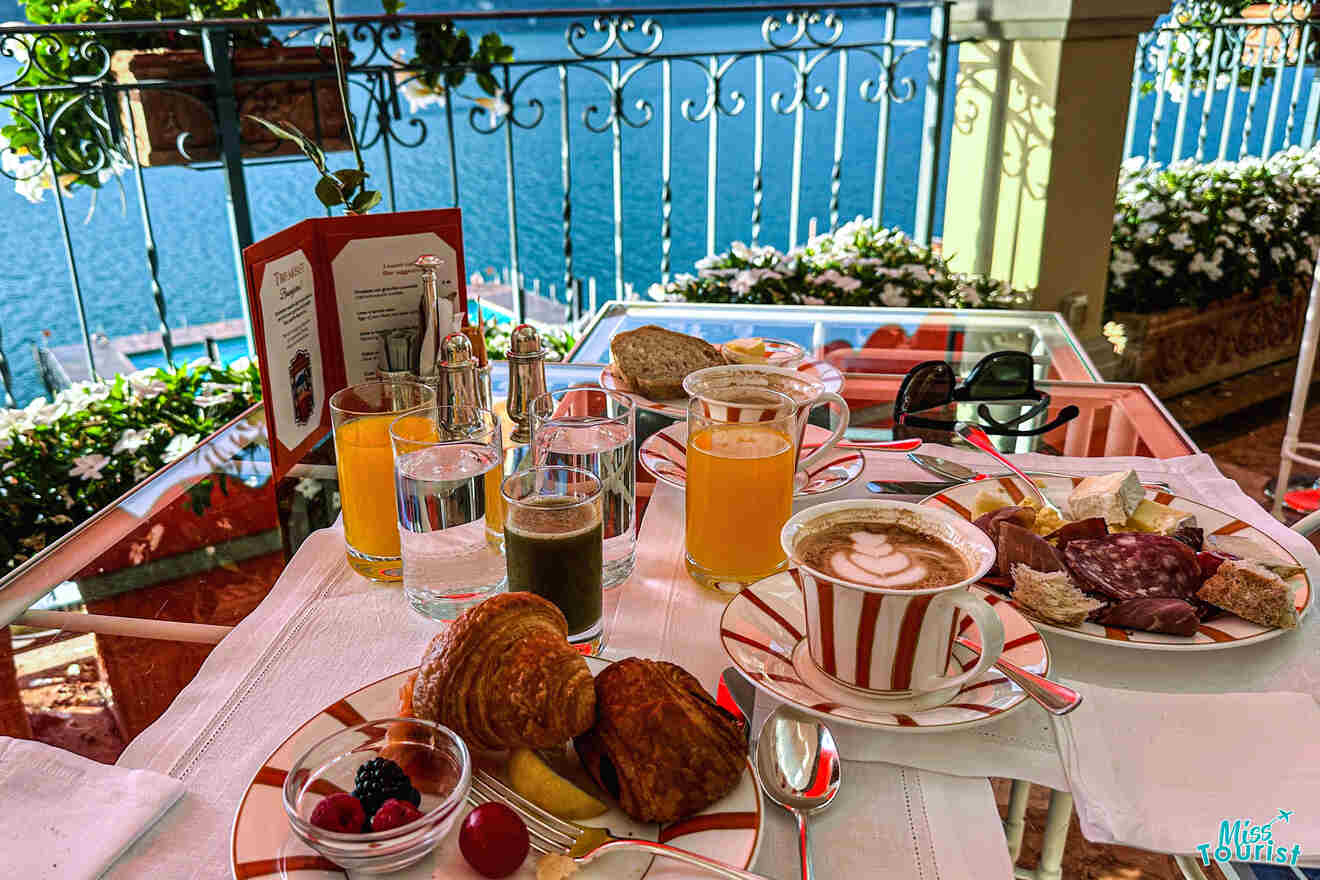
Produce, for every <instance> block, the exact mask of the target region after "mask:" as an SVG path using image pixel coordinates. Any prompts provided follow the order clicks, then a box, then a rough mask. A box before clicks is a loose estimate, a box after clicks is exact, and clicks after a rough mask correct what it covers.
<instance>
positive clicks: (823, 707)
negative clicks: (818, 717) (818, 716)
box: [811, 703, 841, 712]
mask: <svg viewBox="0 0 1320 880" xmlns="http://www.w3.org/2000/svg"><path fill="white" fill-rule="evenodd" d="M811 708H813V709H815V710H816V711H817V712H833V711H834V710H835V709H838V708H841V706H840V704H839V703H812V705H811Z"/></svg>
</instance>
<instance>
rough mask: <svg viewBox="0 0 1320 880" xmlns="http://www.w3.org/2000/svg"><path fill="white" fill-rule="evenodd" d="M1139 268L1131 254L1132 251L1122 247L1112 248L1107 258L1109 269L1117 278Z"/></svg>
mask: <svg viewBox="0 0 1320 880" xmlns="http://www.w3.org/2000/svg"><path fill="white" fill-rule="evenodd" d="M1138 268H1140V265H1139V264H1138V263H1137V261H1136V259H1135V258H1134V257H1133V256H1132V251H1129V250H1124V249H1123V248H1114V253H1113V255H1111V256H1110V258H1109V269H1110V271H1111V272H1113V273H1114V275H1116V276H1117V277H1119V278H1122V277H1123V276H1124V275H1127V274H1128V273H1130V272H1133V271H1135V270H1136V269H1138Z"/></svg>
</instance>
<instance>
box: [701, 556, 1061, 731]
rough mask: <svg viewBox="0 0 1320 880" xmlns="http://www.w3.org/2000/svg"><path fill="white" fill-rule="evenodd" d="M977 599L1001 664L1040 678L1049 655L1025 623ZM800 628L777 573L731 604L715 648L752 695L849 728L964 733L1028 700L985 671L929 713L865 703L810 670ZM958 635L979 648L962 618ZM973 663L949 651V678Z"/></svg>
mask: <svg viewBox="0 0 1320 880" xmlns="http://www.w3.org/2000/svg"><path fill="white" fill-rule="evenodd" d="M983 598H984V599H985V600H986V601H987V602H989V603H990V604H991V605H992V606H994V609H995V612H996V613H997V614H998V615H999V619H1000V620H1001V621H1003V624H1004V653H1003V657H1004V659H1006V660H1011V661H1012V662H1013V663H1016V664H1017V665H1018V666H1021V667H1022V668H1024V669H1027V670H1030V671H1031V672H1034V673H1036V674H1037V675H1046V674H1047V673H1048V672H1049V670H1050V655H1049V650H1048V649H1047V648H1046V646H1045V642H1044V640H1043V639H1041V637H1040V633H1038V632H1037V631H1036V628H1035V627H1034V626H1033V625H1032V623H1031V621H1029V620H1027V618H1025V617H1023V616H1022V615H1021V614H1020V613H1019V612H1018V611H1017V609H1015V608H1014V607H1013V606H1012V605H1010V604H1009V603H1007V602H1003V601H1001V600H1000V599H999V598H998V597H997V596H992V595H989V596H984V597H983ZM806 628H807V626H806V614H805V613H804V611H803V608H802V593H801V591H800V590H799V589H798V586H797V584H796V583H794V582H793V579H792V578H791V577H790V576H789V575H788V574H784V573H781V574H776V575H772V576H770V577H768V578H766V579H765V580H762V581H758V582H757V583H755V584H752V585H751V586H750V587H746V588H745V589H743V591H742V592H740V593H738V594H737V595H736V596H734V597H733V599H732V600H731V601H730V602H729V604H728V606H727V607H726V608H725V609H724V616H723V618H722V619H721V620H720V640H721V642H722V643H723V645H724V651H725V653H727V654H728V655H729V658H730V659H731V660H732V661H733V663H734V665H735V666H737V667H738V670H739V671H740V672H742V673H743V675H745V676H746V677H747V678H748V679H749V680H750V681H751V682H752V684H754V685H755V686H756V687H758V688H760V689H761V690H763V691H765V692H766V693H768V694H770V695H771V696H773V697H777V698H778V699H781V700H785V701H787V702H789V703H792V704H793V705H795V706H797V707H798V708H799V709H802V710H804V711H806V712H809V713H811V714H812V715H816V716H818V717H820V718H824V719H825V720H827V721H838V722H840V723H842V724H849V725H853V726H856V727H868V728H873V729H885V730H893V731H895V732H901V733H935V732H939V731H943V730H951V729H953V728H958V729H964V728H969V727H975V726H976V725H979V724H985V723H986V722H989V721H992V720H994V719H996V718H998V717H1000V716H1001V715H1003V714H1005V713H1006V712H1011V711H1012V710H1013V709H1016V708H1017V707H1018V706H1020V705H1022V704H1023V703H1024V702H1027V701H1028V700H1029V699H1030V698H1029V697H1028V696H1027V694H1026V693H1025V692H1024V691H1023V690H1022V689H1021V688H1019V687H1018V686H1017V685H1015V684H1013V683H1012V682H1011V681H1009V680H1008V679H1006V678H1005V677H1004V676H1003V674H1002V673H1000V672H999V670H997V669H995V668H993V667H991V668H990V669H988V670H986V671H985V672H984V673H982V674H981V675H980V676H978V677H977V678H976V679H974V680H972V681H970V682H968V683H967V684H966V685H964V686H963V687H962V688H961V689H960V690H959V691H958V693H957V694H956V695H955V696H954V697H953V699H952V700H950V701H949V702H946V703H944V704H943V705H939V706H935V707H933V708H928V709H922V708H919V707H918V708H913V709H910V710H909V709H908V707H906V706H903V705H898V704H896V703H895V701H893V700H886V699H877V698H873V697H867V696H866V695H865V694H864V693H862V692H860V691H857V690H855V689H853V688H847V687H843V686H840V685H838V684H836V683H834V682H832V681H830V680H829V679H828V678H827V677H826V676H825V675H824V674H822V673H819V672H818V671H817V670H816V669H815V668H814V667H813V666H812V665H811V660H810V655H809V654H808V652H807V651H806V640H805V638H804V637H803V633H804V632H805V631H806ZM959 631H960V632H965V633H966V634H967V635H968V636H969V637H970V638H974V639H975V640H976V641H978V642H979V641H980V634H979V633H978V632H977V630H976V624H974V623H973V622H972V621H971V619H970V618H967V617H964V618H962V620H961V622H960V623H959ZM975 662H976V655H975V653H974V652H972V651H968V650H966V649H964V648H962V647H960V646H956V645H955V646H954V649H953V656H952V657H950V659H949V672H950V674H953V673H956V672H957V671H958V670H959V668H961V669H970V668H971V667H972V665H973V664H974V663H975Z"/></svg>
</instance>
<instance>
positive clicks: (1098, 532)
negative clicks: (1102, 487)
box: [1045, 516, 1109, 550]
mask: <svg viewBox="0 0 1320 880" xmlns="http://www.w3.org/2000/svg"><path fill="white" fill-rule="evenodd" d="M1107 534H1109V525H1108V524H1107V523H1106V522H1105V521H1104V518H1103V517H1099V516H1092V517H1088V518H1086V519H1079V520H1077V521H1076V522H1070V523H1064V524H1063V525H1061V526H1059V528H1057V529H1055V530H1054V531H1052V532H1050V533H1049V534H1048V535H1046V536H1045V538H1046V540H1049V541H1053V542H1054V546H1056V547H1058V548H1059V549H1060V550H1062V549H1063V548H1064V547H1067V546H1068V545H1069V544H1070V543H1071V542H1073V541H1081V540H1083V539H1085V538H1103V537H1104V536H1105V535H1107Z"/></svg>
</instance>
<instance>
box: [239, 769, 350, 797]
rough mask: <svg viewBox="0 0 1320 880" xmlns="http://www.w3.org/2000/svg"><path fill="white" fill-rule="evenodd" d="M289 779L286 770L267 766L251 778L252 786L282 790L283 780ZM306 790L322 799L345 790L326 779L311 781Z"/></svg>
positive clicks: (342, 792)
mask: <svg viewBox="0 0 1320 880" xmlns="http://www.w3.org/2000/svg"><path fill="white" fill-rule="evenodd" d="M288 777H289V772H288V771H287V770H281V769H280V768H278V767H272V766H270V765H269V764H267V765H266V766H264V767H262V768H261V769H260V770H258V771H257V775H256V776H255V777H253V779H252V784H253V785H269V786H270V787H271V788H283V787H284V780H285V779H287V778H288ZM308 790H309V791H312V792H314V793H316V794H319V795H321V796H322V797H329V796H330V795H332V794H344V793H345V789H342V788H340V787H339V786H337V785H335V784H334V783H333V782H331V781H330V780H328V779H325V778H320V779H314V780H312V784H311V785H310V786H308Z"/></svg>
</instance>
